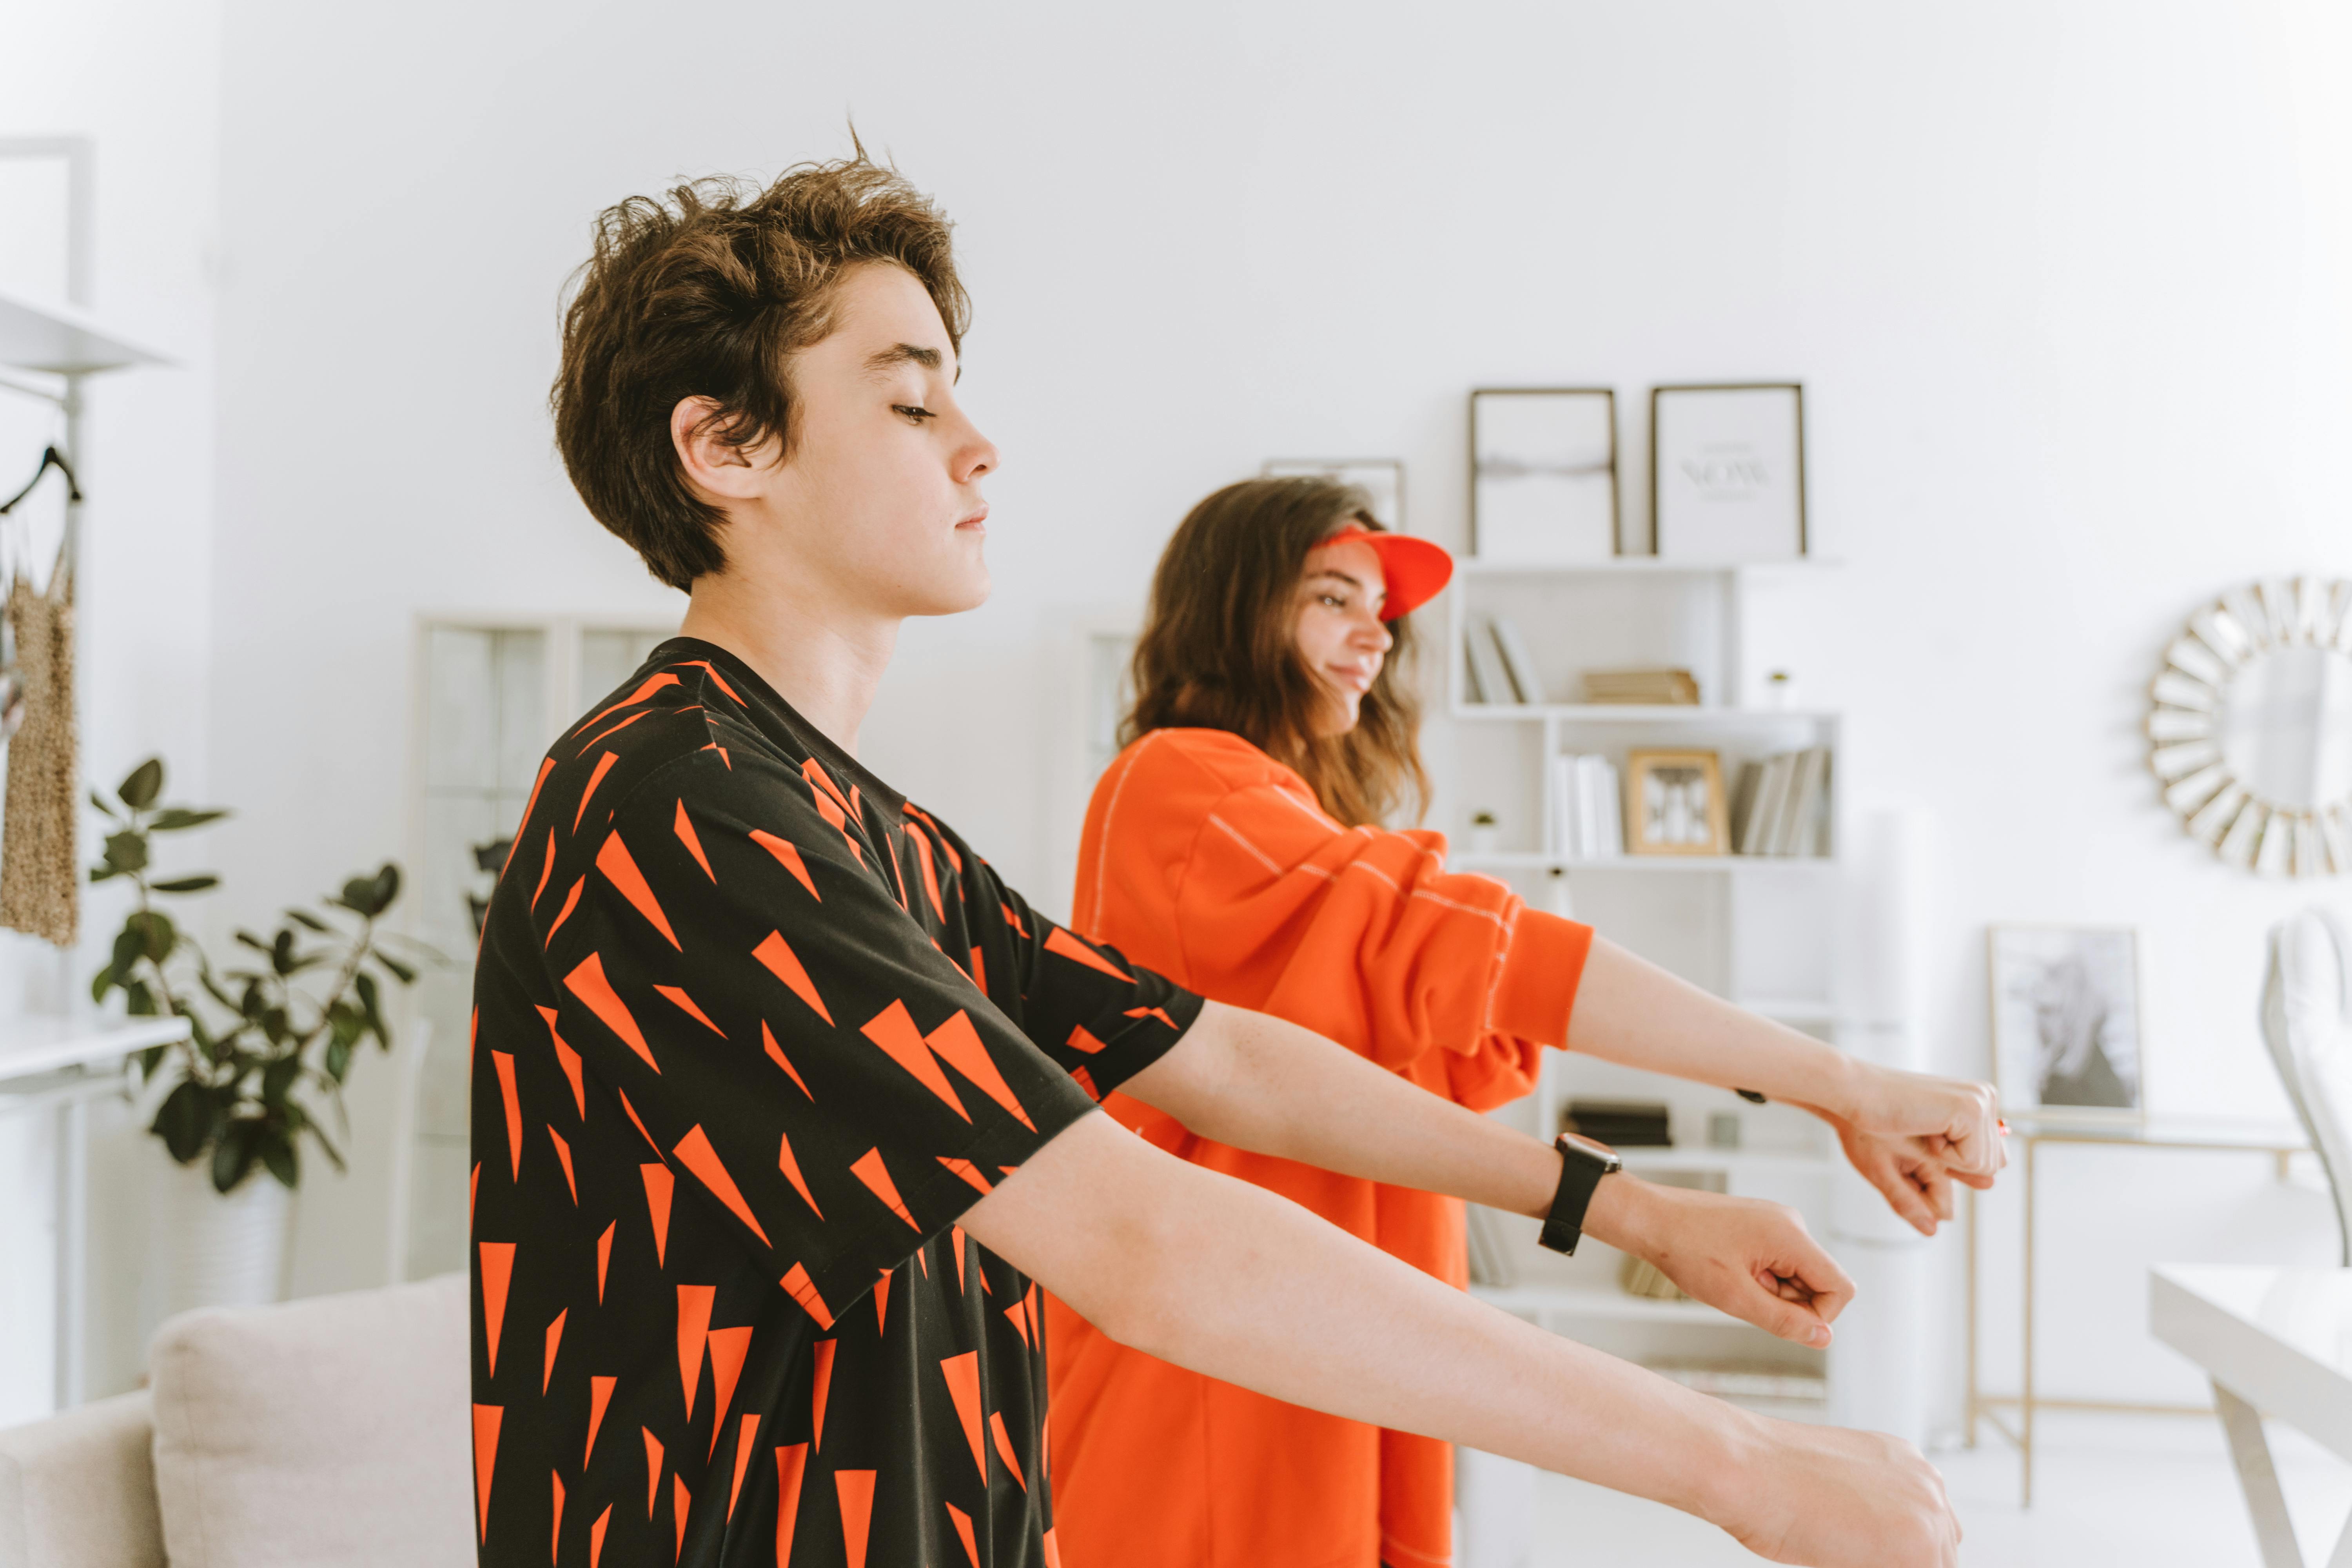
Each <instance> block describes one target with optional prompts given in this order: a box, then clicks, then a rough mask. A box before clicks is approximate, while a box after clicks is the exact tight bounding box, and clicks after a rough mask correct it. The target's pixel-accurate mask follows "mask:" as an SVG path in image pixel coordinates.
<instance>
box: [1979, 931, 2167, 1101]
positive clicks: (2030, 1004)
mask: <svg viewBox="0 0 2352 1568" xmlns="http://www.w3.org/2000/svg"><path fill="white" fill-rule="evenodd" d="M1986 969H1987V974H1988V982H1989V986H1990V1003H1991V1009H1990V1012H1991V1026H1992V1058H1993V1081H1994V1084H1995V1086H1996V1087H1997V1088H1998V1089H1999V1090H2000V1100H2001V1105H2002V1108H2003V1109H2004V1110H2011V1111H2016V1112H2019V1113H2021V1114H2024V1115H2029V1116H2034V1117H2038V1118H2041V1119H2042V1120H2043V1121H2053V1120H2054V1121H2085V1122H2116V1121H2124V1122H2131V1121H2139V1120H2141V1119H2142V1118H2144V1117H2145V1116H2146V1115H2147V1051H2146V1048H2145V1037H2144V1033H2143V1030H2142V1027H2141V1018H2142V1016H2143V1013H2142V1009H2141V1005H2140V986H2139V936H2138V933H2137V931H2134V930H2132V929H2131V928H2130V927H2128V926H2058V925H2016V924H2004V925H1995V926H1992V927H1990V929H1989V930H1988V931H1987V932H1986Z"/></svg>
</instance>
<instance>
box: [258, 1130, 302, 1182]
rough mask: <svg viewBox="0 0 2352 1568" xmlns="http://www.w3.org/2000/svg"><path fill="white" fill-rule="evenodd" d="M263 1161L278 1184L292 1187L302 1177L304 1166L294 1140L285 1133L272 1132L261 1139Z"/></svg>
mask: <svg viewBox="0 0 2352 1568" xmlns="http://www.w3.org/2000/svg"><path fill="white" fill-rule="evenodd" d="M261 1163H262V1164H263V1165H265V1166H267V1167H268V1171H269V1173H270V1174H271V1175H273V1176H275V1177H277V1178H278V1184H279V1185H281V1186H284V1187H288V1188H291V1187H292V1186H293V1185H294V1184H296V1183H297V1182H299V1181H300V1180H301V1179H302V1166H301V1163H300V1161H299V1157H298V1156H297V1155H296V1153H295V1150H294V1141H293V1140H292V1139H290V1138H288V1137H287V1136H286V1135H285V1134H283V1133H279V1132H272V1133H267V1134H265V1135H264V1136H263V1137H262V1139H261Z"/></svg>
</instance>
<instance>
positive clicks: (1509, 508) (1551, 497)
mask: <svg viewBox="0 0 2352 1568" xmlns="http://www.w3.org/2000/svg"><path fill="white" fill-rule="evenodd" d="M1482 413H1483V414H1485V416H1486V417H1485V418H1483V419H1482V418H1481V415H1482ZM1469 468H1470V473H1469V480H1470V553H1471V556H1472V557H1473V558H1474V559H1476V560H1481V561H1494V562H1501V563H1511V564H1517V565H1528V566H1551V565H1561V564H1570V563H1587V562H1593V561H1606V560H1609V559H1611V558H1612V557H1613V556H1615V555H1617V554H1619V553H1620V552H1622V550H1623V549H1624V545H1623V543H1622V536H1623V533H1622V530H1623V519H1622V515H1621V514H1622V497H1621V495H1620V492H1619V486H1618V477H1617V393H1616V390H1615V389H1614V388H1613V387H1607V386H1482V387H1477V388H1475V389H1474V390H1473V391H1472V392H1471V394H1470V464H1469Z"/></svg>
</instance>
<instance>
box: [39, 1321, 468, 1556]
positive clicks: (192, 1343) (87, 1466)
mask: <svg viewBox="0 0 2352 1568" xmlns="http://www.w3.org/2000/svg"><path fill="white" fill-rule="evenodd" d="M468 1311H469V1293H468V1288H467V1279H466V1277H465V1276H464V1275H462V1274H450V1275H444V1276H443V1277H441V1278H440V1279H428V1280H425V1281H424V1282H422V1283H420V1284H415V1285H401V1286H394V1287H393V1288H392V1289H383V1290H362V1291H358V1292H354V1293H352V1294H350V1295H343V1296H321V1297H318V1298H315V1299H313V1300H307V1301H294V1302H289V1303H287V1304H285V1305H282V1306H276V1307H259V1308H248V1309H241V1310H223V1309H208V1310H204V1311H197V1312H189V1313H185V1314H184V1315H182V1316H180V1317H177V1318H174V1319H173V1320H172V1321H170V1322H167V1323H165V1324H164V1325H163V1329H162V1330H161V1331H158V1333H157V1334H156V1336H155V1341H154V1343H153V1345H152V1347H151V1348H150V1350H149V1353H148V1366H149V1380H150V1386H149V1388H148V1389H146V1390H145V1391H143V1392H141V1393H138V1394H124V1395H122V1396H121V1397H120V1398H116V1399H107V1400H100V1401H99V1402H97V1403H96V1404H92V1405H84V1406H82V1407H81V1408H80V1409H79V1410H71V1411H68V1412H66V1413H65V1414H63V1415H56V1416H52V1417H51V1418H49V1419H48V1420H46V1421H37V1422H34V1423H33V1424H31V1425H29V1426H18V1427H16V1428H14V1429H12V1430H9V1431H6V1432H0V1568H163V1564H164V1563H166V1562H168V1563H170V1564H171V1565H172V1568H278V1565H280V1564H283V1565H286V1568H292V1565H294V1564H298V1563H299V1564H306V1565H307V1564H315V1563H337V1564H349V1565H353V1568H366V1565H373V1564H383V1568H394V1565H398V1568H436V1565H439V1564H446V1565H447V1568H470V1564H472V1563H473V1562H474V1530H473V1509H474V1502H473V1457H472V1448H471V1442H470V1438H469V1436H468V1433H469V1431H470V1429H471V1428H470V1426H469V1418H468V1414H467V1405H468V1402H469V1397H470V1396H469V1394H468V1393H467V1380H468V1366H469V1361H468V1351H467V1330H468Z"/></svg>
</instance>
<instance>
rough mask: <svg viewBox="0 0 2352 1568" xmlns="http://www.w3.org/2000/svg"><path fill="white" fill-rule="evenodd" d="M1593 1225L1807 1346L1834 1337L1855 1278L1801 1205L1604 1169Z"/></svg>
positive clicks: (1739, 1314)
mask: <svg viewBox="0 0 2352 1568" xmlns="http://www.w3.org/2000/svg"><path fill="white" fill-rule="evenodd" d="M1584 1229H1585V1232H1586V1234H1588V1235H1590V1236H1593V1237H1598V1238H1599V1239H1601V1241H1604V1242H1606V1243H1608V1244H1609V1245H1610V1246H1612V1247H1616V1248H1618V1249H1619V1250H1620V1251H1623V1252H1630V1253H1633V1255H1634V1256H1635V1257H1637V1258H1645V1259H1647V1260H1648V1261H1649V1262H1651V1263H1652V1264H1654V1265H1655V1266H1656V1267H1657V1269H1658V1272H1660V1273H1661V1274H1664V1276H1665V1277H1666V1278H1667V1279H1671V1280H1673V1281H1674V1282H1675V1284H1676V1285H1679V1286H1681V1287H1682V1288H1683V1289H1684V1290H1685V1292H1687V1293H1688V1294H1690V1295H1691V1296H1693V1297H1696V1299H1697V1300H1702V1301H1705V1302H1706V1304H1707V1305H1709V1306H1711V1307H1715V1308H1718V1309H1720V1310H1723V1311H1726V1312H1728V1313H1730V1314H1731V1315H1732V1316H1733V1317H1735V1318H1739V1319H1742V1320H1744V1321H1748V1322H1750V1323H1753V1324H1755V1325H1756V1326H1757V1327H1758V1328H1759V1329H1763V1330H1766V1331H1769V1332H1771V1333H1774V1334H1778V1335H1779V1336H1780V1338H1782V1339H1784V1340H1791V1341H1794V1342H1796V1343H1798V1344H1801V1345H1813V1346H1816V1347H1818V1346H1822V1345H1826V1344H1828V1343H1829V1342H1830V1323H1831V1322H1832V1321H1833V1320H1834V1319H1835V1318H1836V1317H1837V1315H1838V1314H1839V1313H1840V1312H1842V1311H1843V1310H1845V1304H1846V1303H1847V1302H1848V1301H1850V1300H1853V1280H1851V1279H1847V1278H1846V1274H1845V1270H1844V1269H1843V1268H1839V1267H1838V1266H1837V1262H1836V1260H1835V1259H1834V1258H1831V1257H1830V1255H1829V1254H1828V1253H1826V1252H1824V1251H1822V1248H1821V1246H1820V1244H1819V1243H1817V1242H1815V1241H1814V1240H1813V1238H1812V1237H1811V1235H1810V1234H1808V1233H1807V1231H1806V1229H1805V1222H1804V1221H1803V1220H1802V1219H1801V1218H1799V1217H1798V1215H1797V1212H1796V1211H1795V1210H1794V1209H1791V1208H1789V1207H1787V1206H1786V1205H1780V1204H1772V1203H1764V1202H1761V1201H1759V1200H1758V1199H1755V1198H1734V1197H1726V1196H1724V1195H1723V1194H1719V1193H1700V1192H1692V1191H1690V1190H1688V1189H1686V1188H1682V1187H1661V1186H1653V1185H1652V1184H1649V1183H1647V1182H1642V1181H1637V1180H1635V1179H1634V1178H1633V1177H1631V1176H1628V1175H1624V1174H1622V1173H1620V1174H1618V1175H1613V1176H1604V1177H1602V1178H1601V1185H1600V1186H1599V1187H1598V1188H1596V1189H1594V1192H1593V1194H1592V1206H1591V1208H1590V1209H1589V1210H1588V1211H1587V1212H1586V1215H1585V1225H1584Z"/></svg>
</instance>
